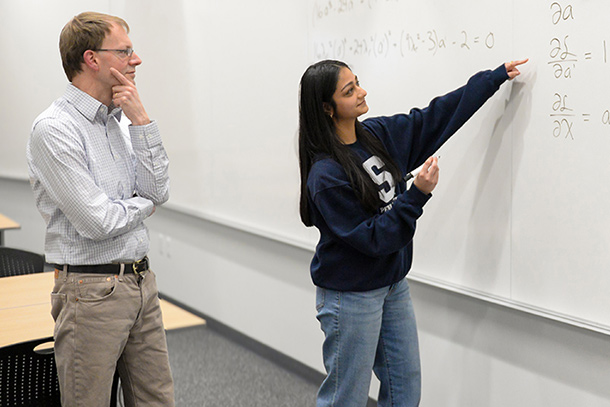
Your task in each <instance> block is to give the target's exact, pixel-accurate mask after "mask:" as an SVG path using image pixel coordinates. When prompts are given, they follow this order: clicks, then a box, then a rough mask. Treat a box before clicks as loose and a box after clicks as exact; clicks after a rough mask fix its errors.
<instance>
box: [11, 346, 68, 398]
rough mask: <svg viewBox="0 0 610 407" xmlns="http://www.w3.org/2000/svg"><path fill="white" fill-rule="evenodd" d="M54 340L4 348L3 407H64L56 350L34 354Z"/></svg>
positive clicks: (44, 350) (46, 350) (51, 349)
mask: <svg viewBox="0 0 610 407" xmlns="http://www.w3.org/2000/svg"><path fill="white" fill-rule="evenodd" d="M52 341H53V338H52V337H48V338H43V339H36V340H33V341H27V342H22V343H17V344H15V345H9V346H5V347H3V348H0V406H17V407H18V406H28V407H38V406H40V407H42V406H49V407H53V406H61V397H60V393H59V382H58V380H57V368H56V367H55V355H54V353H53V348H50V349H43V350H34V348H36V347H37V346H38V345H40V344H43V343H47V342H52Z"/></svg>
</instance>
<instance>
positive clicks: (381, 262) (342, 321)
mask: <svg viewBox="0 0 610 407" xmlns="http://www.w3.org/2000/svg"><path fill="white" fill-rule="evenodd" d="M525 62H527V60H522V61H514V62H510V63H506V64H503V65H501V66H500V67H498V68H497V69H495V70H494V71H484V72H479V73H477V74H476V75H474V76H473V77H472V78H470V80H469V81H468V83H467V84H466V85H465V86H463V87H461V88H459V89H457V90H455V91H453V92H451V93H449V94H447V95H445V96H441V97H438V98H436V99H434V100H433V101H432V102H431V103H430V105H429V106H428V107H427V108H425V109H423V110H422V109H413V110H411V112H410V113H409V114H398V115H395V116H391V117H374V118H369V119H366V120H364V121H362V122H360V121H359V120H358V117H360V116H361V115H362V114H365V113H366V112H367V111H368V106H367V104H366V100H365V96H366V94H367V93H366V91H365V90H364V89H362V88H361V87H360V83H359V82H358V78H357V77H356V76H355V75H354V73H353V72H352V71H351V70H350V69H349V67H348V66H347V65H346V64H345V63H343V62H340V61H330V60H327V61H321V62H318V63H316V64H314V65H312V66H310V67H309V68H308V69H307V70H306V72H305V74H304V75H303V77H302V78H301V84H300V106H299V108H300V117H299V164H300V170H301V198H300V214H301V220H302V221H303V223H304V224H305V225H307V226H315V227H317V228H318V229H319V231H320V241H319V243H318V245H317V247H316V252H315V255H314V257H313V260H312V262H311V276H312V279H313V282H314V284H315V285H316V287H317V294H316V308H317V311H318V314H317V318H318V320H319V321H320V325H321V328H322V330H323V331H324V334H325V341H324V345H323V355H324V365H325V368H326V371H327V377H326V379H325V380H324V382H323V383H322V385H321V387H320V390H319V392H318V401H317V405H318V407H322V406H341V407H346V406H348V407H350V406H358V407H363V406H365V405H366V403H367V397H368V390H369V384H370V379H371V372H372V371H374V372H375V375H376V376H377V377H378V378H379V380H380V382H381V387H380V391H379V399H378V402H379V406H416V405H418V404H419V400H420V393H421V372H420V362H419V347H418V340H417V331H416V326H415V317H414V313H413V307H412V305H411V299H410V295H409V286H408V284H407V280H406V279H405V276H406V275H407V273H408V271H409V269H410V267H411V260H412V242H411V241H412V239H413V235H414V233H415V223H416V220H417V218H419V217H420V216H421V214H422V212H423V206H424V204H425V203H426V202H427V201H428V199H430V197H431V192H432V191H433V190H434V188H435V186H436V184H437V182H438V178H439V169H438V163H437V159H436V158H435V157H430V156H431V155H432V154H433V153H434V152H435V151H436V150H437V149H438V148H439V147H440V146H441V145H442V144H443V143H444V142H445V141H447V140H448V139H449V137H451V135H453V134H454V133H455V132H456V131H457V130H458V129H459V128H460V127H461V126H462V125H463V124H464V123H465V122H466V121H467V120H468V119H469V118H470V117H471V116H472V115H473V114H474V113H475V112H476V111H477V110H478V109H479V107H481V106H482V105H483V103H485V101H486V100H487V99H488V98H489V97H491V96H492V95H493V94H494V93H495V92H496V90H498V88H499V87H500V85H501V84H502V83H503V82H504V81H506V80H510V79H513V78H514V77H516V76H517V75H519V73H520V72H519V70H518V69H517V67H518V66H519V65H521V64H523V63H525ZM422 163H424V166H423V170H422V171H421V172H420V173H419V174H418V175H417V176H416V177H415V179H414V182H413V185H412V186H411V187H410V188H409V189H408V190H407V189H406V183H405V181H404V180H403V174H406V173H407V171H409V170H412V169H413V168H416V167H418V166H419V165H421V164H422Z"/></svg>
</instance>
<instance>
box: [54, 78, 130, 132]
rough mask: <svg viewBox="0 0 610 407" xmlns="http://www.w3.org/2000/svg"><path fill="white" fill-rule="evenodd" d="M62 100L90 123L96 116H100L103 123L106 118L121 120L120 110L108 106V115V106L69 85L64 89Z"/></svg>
mask: <svg viewBox="0 0 610 407" xmlns="http://www.w3.org/2000/svg"><path fill="white" fill-rule="evenodd" d="M64 98H65V99H66V100H67V101H68V102H69V103H70V104H72V105H73V106H74V108H75V109H76V110H78V111H79V112H80V114H82V115H83V116H84V117H85V118H87V119H88V120H89V121H90V122H94V121H95V118H96V117H97V115H100V118H101V119H102V121H103V122H104V123H106V121H107V120H108V116H114V117H115V118H116V119H117V121H120V120H121V113H122V110H121V108H119V107H114V105H110V108H111V111H110V113H108V106H106V105H104V104H103V103H102V102H100V101H99V100H97V99H95V98H94V97H93V96H91V95H89V94H88V93H86V92H83V91H82V90H80V89H79V88H77V87H76V86H74V85H72V84H71V83H69V84H68V87H67V88H66V91H65V93H64Z"/></svg>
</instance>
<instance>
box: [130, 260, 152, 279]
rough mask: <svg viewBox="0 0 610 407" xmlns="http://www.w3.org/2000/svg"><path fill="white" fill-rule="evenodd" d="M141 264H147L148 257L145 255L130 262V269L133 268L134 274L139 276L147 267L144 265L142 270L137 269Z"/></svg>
mask: <svg viewBox="0 0 610 407" xmlns="http://www.w3.org/2000/svg"><path fill="white" fill-rule="evenodd" d="M141 264H144V265H145V266H146V265H148V257H146V256H145V257H144V258H143V259H140V260H138V261H136V262H133V263H132V264H131V269H132V270H133V272H134V274H137V275H139V276H141V275H142V274H143V273H144V272H145V271H146V270H147V269H148V267H145V269H144V270H142V271H138V268H139V266H140V265H141Z"/></svg>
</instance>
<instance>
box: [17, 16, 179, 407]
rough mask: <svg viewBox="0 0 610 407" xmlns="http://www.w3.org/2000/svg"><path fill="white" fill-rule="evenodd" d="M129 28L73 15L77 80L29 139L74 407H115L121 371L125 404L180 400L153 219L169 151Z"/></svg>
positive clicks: (63, 370)
mask: <svg viewBox="0 0 610 407" xmlns="http://www.w3.org/2000/svg"><path fill="white" fill-rule="evenodd" d="M128 32H129V26H128V25H127V23H126V22H125V21H124V20H122V19H120V18H118V17H114V16H109V15H105V14H100V13H93V12H86V13H82V14H79V15H78V16H76V17H74V18H73V19H72V20H71V21H70V22H68V24H66V26H65V27H64V29H63V30H62V32H61V35H60V41H59V48H60V54H61V58H62V63H63V67H64V71H65V72H66V75H67V77H68V80H69V81H70V82H71V83H70V84H68V87H67V89H66V91H65V93H64V96H63V97H61V98H59V99H57V100H56V101H55V102H54V103H53V104H52V105H51V106H50V107H49V108H48V109H47V110H45V111H44V112H43V113H42V114H41V115H40V116H39V117H38V118H36V120H35V121H34V124H33V127H32V134H31V137H30V141H29V143H28V148H27V158H28V164H29V171H30V182H31V185H32V189H33V191H34V195H35V198H36V204H37V206H38V210H39V211H40V213H41V214H42V216H43V218H44V220H45V222H46V225H47V226H46V240H45V254H46V259H47V262H49V263H52V264H55V265H56V266H55V267H56V270H55V287H54V289H53V292H52V294H51V297H52V310H51V314H52V315H53V318H54V319H55V333H54V336H55V357H56V361H57V370H58V374H59V382H60V389H61V393H62V405H64V406H86V407H95V406H104V407H107V406H108V405H109V401H110V393H111V387H112V380H113V375H114V372H115V370H117V368H118V372H119V375H120V377H121V382H122V388H123V393H124V398H125V402H126V405H128V406H135V405H137V406H147V407H150V406H163V407H167V406H173V405H174V395H173V381H172V377H171V372H170V368H169V361H168V355H167V344H166V339H165V331H164V328H163V322H162V320H161V310H160V308H159V299H158V292H157V286H156V282H155V276H154V274H153V273H152V272H151V271H150V270H149V269H148V259H147V257H146V254H147V252H148V247H149V240H148V232H147V229H146V226H144V223H143V221H144V219H146V218H147V217H148V216H150V215H152V214H153V213H154V211H155V206H156V205H160V204H162V203H164V202H165V201H167V199H168V195H169V177H168V158H167V155H166V153H165V150H164V148H163V145H162V144H161V136H160V133H159V129H158V127H157V124H156V123H155V122H154V121H152V122H151V121H150V119H149V118H148V115H147V114H146V110H145V109H144V106H143V105H142V102H141V100H140V97H139V95H138V91H137V89H136V85H135V81H134V78H135V71H136V67H137V66H138V65H140V64H141V63H142V60H141V59H140V58H139V57H138V55H137V54H136V53H135V52H134V51H133V48H132V43H131V41H130V39H129V37H128ZM123 115H124V116H126V117H127V119H129V121H130V122H131V125H130V126H129V134H128V135H127V134H125V133H124V132H122V131H121V128H120V127H119V122H120V120H121V117H122V116H123Z"/></svg>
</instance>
